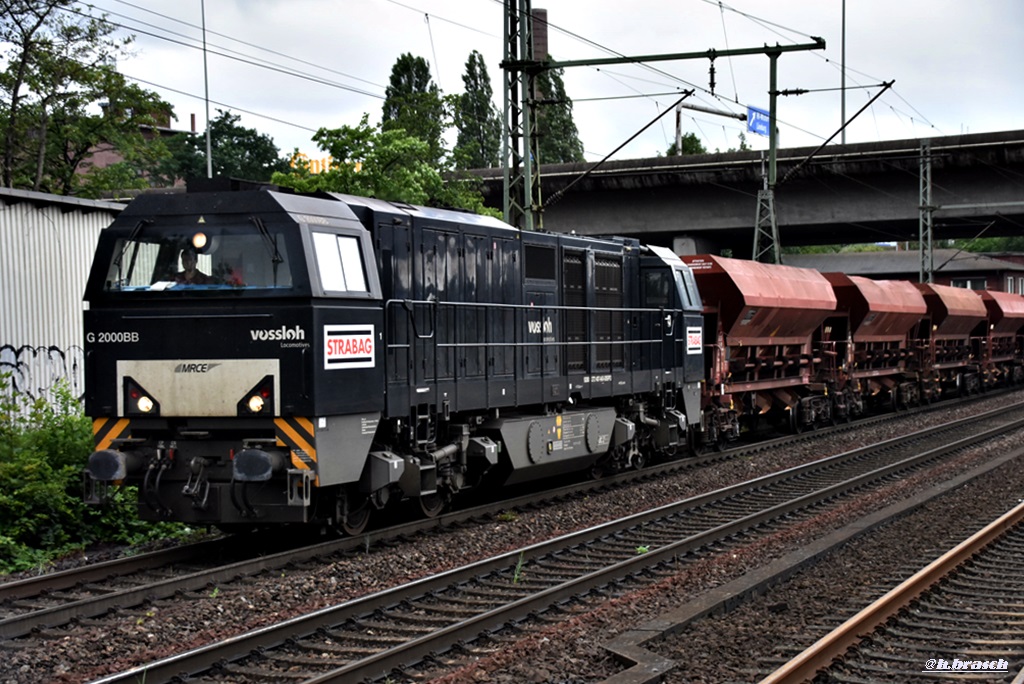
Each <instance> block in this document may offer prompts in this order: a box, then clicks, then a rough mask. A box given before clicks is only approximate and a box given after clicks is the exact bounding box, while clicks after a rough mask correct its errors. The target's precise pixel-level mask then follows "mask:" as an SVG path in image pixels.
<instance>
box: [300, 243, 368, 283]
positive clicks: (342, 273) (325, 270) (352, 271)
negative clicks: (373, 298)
mask: <svg viewBox="0 0 1024 684" xmlns="http://www.w3.org/2000/svg"><path fill="white" fill-rule="evenodd" d="M313 249H314V251H315V252H316V265H317V270H319V272H320V283H321V284H322V285H323V288H324V290H325V291H327V292H368V291H369V290H368V288H367V284H366V271H365V270H364V269H363V257H362V252H361V250H360V246H359V239H358V238H356V237H355V236H352V235H335V234H333V233H316V232H314V233H313Z"/></svg>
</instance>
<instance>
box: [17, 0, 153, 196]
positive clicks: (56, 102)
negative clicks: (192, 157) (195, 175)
mask: <svg viewBox="0 0 1024 684" xmlns="http://www.w3.org/2000/svg"><path fill="white" fill-rule="evenodd" d="M73 4H74V3H72V2H70V1H69V0H0V44H2V45H4V46H5V48H6V51H5V53H4V62H5V66H4V69H3V71H2V73H0V141H2V149H3V151H2V154H0V181H2V183H3V185H4V186H6V187H23V188H28V189H33V190H42V191H48V192H54V193H60V194H69V193H71V192H74V191H75V190H76V189H77V188H78V187H79V185H80V183H81V179H80V178H79V177H78V176H79V175H80V174H82V173H87V172H88V171H89V167H88V166H87V164H86V161H87V159H88V158H89V156H90V155H91V153H92V150H93V149H94V148H95V147H96V146H97V145H99V144H101V143H108V144H115V145H117V147H118V150H119V151H124V150H125V149H127V151H128V154H127V155H126V157H134V158H140V157H142V156H144V155H145V154H147V152H144V151H143V150H144V148H146V147H147V146H150V143H149V142H147V140H146V139H145V138H144V136H143V135H142V133H141V128H140V127H142V126H147V125H148V126H152V125H154V124H155V123H156V121H157V120H158V118H163V117H165V116H166V115H167V113H168V112H170V105H168V104H167V103H166V102H163V101H162V100H160V98H159V97H157V96H156V95H155V94H154V93H151V92H148V91H145V90H143V89H141V88H139V87H137V86H134V85H130V84H128V83H127V82H126V80H125V78H124V77H123V76H122V75H120V74H118V73H117V71H116V69H115V68H114V67H113V63H114V60H115V59H116V57H117V56H118V55H119V54H121V53H123V51H124V50H125V49H126V47H127V45H128V44H129V43H130V42H131V38H127V39H123V40H115V39H114V38H112V34H113V31H114V30H115V27H114V26H113V25H111V24H108V23H106V22H104V21H103V20H102V19H95V18H83V17H81V16H79V15H78V14H75V13H73V12H71V11H65V10H70V8H71V7H72V5H73ZM104 102H105V103H107V104H108V105H109V106H108V108H107V110H106V111H105V112H104V113H99V114H96V113H90V109H92V108H94V107H95V105H97V104H100V103H104ZM159 152H160V148H159V144H155V145H152V154H159Z"/></svg>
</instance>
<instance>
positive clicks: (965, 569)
mask: <svg viewBox="0 0 1024 684" xmlns="http://www.w3.org/2000/svg"><path fill="white" fill-rule="evenodd" d="M1022 625H1024V503H1022V504H1020V505H1018V506H1016V507H1015V508H1013V509H1012V510H1010V511H1009V512H1007V513H1006V514H1005V515H1003V516H1001V517H1000V518H998V519H997V520H995V521H994V522H992V523H991V524H989V525H987V526H986V527H985V528H983V529H982V530H980V531H978V532H977V533H975V534H974V535H972V536H971V537H969V538H968V539H966V540H964V541H963V542H962V543H960V544H958V545H957V546H956V547H954V548H953V549H951V550H950V551H948V552H947V553H945V554H943V555H942V556H940V557H939V558H937V559H936V560H935V561H934V562H932V563H931V564H929V565H928V566H926V567H925V568H923V569H922V570H921V571H920V572H918V573H916V574H915V575H914V576H912V577H910V578H908V579H907V580H906V581H904V582H903V583H901V584H900V585H899V586H898V587H896V588H895V589H893V590H892V591H890V592H888V593H887V594H886V595H885V596H883V597H881V598H880V599H878V600H877V601H875V602H873V603H872V604H870V605H868V606H867V607H865V608H864V609H863V610H861V611H860V612H859V613H857V614H856V615H855V616H853V617H852V618H850V619H849V620H847V621H846V622H845V623H843V624H842V625H841V626H839V627H837V628H836V629H834V630H833V631H832V632H830V633H829V634H827V635H826V636H824V637H822V638H821V639H819V640H818V641H817V642H815V643H814V644H813V645H812V646H811V647H810V648H808V649H806V650H805V651H803V652H802V653H800V654H799V655H797V656H796V657H795V658H793V659H792V660H791V661H790V662H788V663H786V664H785V665H783V666H782V667H780V668H778V669H777V670H776V671H775V672H773V673H772V674H771V675H769V676H768V677H766V678H765V679H763V680H762V684H795V683H797V682H804V681H809V680H810V679H812V678H815V677H818V678H823V679H824V680H825V681H829V682H888V681H902V682H906V681H914V680H922V681H934V680H935V679H947V678H948V679H968V680H975V681H979V680H984V681H995V680H999V681H1010V677H1013V676H1014V675H1017V676H1016V677H1015V678H1014V679H1013V682H1015V683H1016V682H1020V681H1024V669H1020V664H1021V661H1022V659H1024V641H1022V640H1021V638H1020V633H1021V627H1022ZM1018 670H1019V672H1018ZM816 681H817V680H816Z"/></svg>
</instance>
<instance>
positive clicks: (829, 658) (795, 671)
mask: <svg viewBox="0 0 1024 684" xmlns="http://www.w3.org/2000/svg"><path fill="white" fill-rule="evenodd" d="M1021 521H1024V503H1021V504H1018V505H1017V506H1015V507H1014V508H1013V509H1011V510H1010V511H1008V512H1006V513H1005V514H1003V515H1002V516H1000V517H999V518H998V519H997V520H995V521H993V522H991V523H989V524H988V525H986V526H985V527H984V528H982V529H981V530H979V531H978V532H976V533H975V534H973V535H971V536H970V537H968V538H967V539H965V540H964V541H962V542H961V543H959V544H957V545H956V546H955V547H954V548H952V549H950V550H949V551H947V552H946V553H944V554H942V555H941V556H940V557H938V558H937V559H935V560H934V561H932V562H931V563H929V564H928V565H927V566H925V567H924V568H922V569H921V570H920V571H918V572H917V573H915V574H914V575H913V576H912V577H910V578H908V579H907V580H905V581H904V582H902V583H901V584H900V585H899V586H898V587H896V588H895V589H892V590H891V591H889V592H888V593H887V594H885V595H884V596H882V597H881V598H880V599H878V600H877V601H875V602H874V603H872V604H871V605H869V606H867V607H866V608H864V609H863V610H861V611H860V612H859V613H857V614H856V615H854V616H853V617H851V618H850V619H849V620H847V621H846V622H844V623H843V624H842V625H840V626H839V627H837V628H836V629H834V630H832V631H831V632H829V633H828V634H826V635H825V636H823V637H822V638H821V639H819V640H818V641H816V642H815V643H814V644H812V645H811V646H810V647H809V648H807V649H806V650H805V651H803V652H802V653H800V654H798V655H797V656H796V657H795V658H793V659H792V660H790V661H789V662H788V663H786V664H784V665H783V666H781V667H779V668H778V669H777V670H775V672H773V673H771V674H770V675H768V676H767V677H765V678H764V679H762V680H761V682H760V684H795V683H796V682H804V681H809V680H811V679H812V678H813V677H814V676H815V674H817V673H818V672H819V671H820V670H823V669H825V668H827V667H829V666H830V665H831V664H832V663H833V662H834V661H835V660H836V659H837V658H839V657H841V656H842V655H843V654H844V653H846V652H847V651H848V650H849V649H850V648H851V647H853V646H854V645H856V644H857V643H858V642H859V641H860V640H861V639H862V638H863V637H864V636H866V635H868V634H870V633H871V632H874V631H875V630H876V629H878V627H880V626H881V625H882V624H884V623H885V621H886V620H888V619H889V618H890V617H892V616H893V615H895V614H896V613H898V612H899V611H901V610H903V609H904V608H906V607H907V606H908V605H910V603H911V602H912V601H914V600H915V599H916V598H917V597H919V596H920V595H921V594H923V593H924V592H925V591H927V590H928V589H930V588H931V587H933V586H934V585H935V584H937V583H938V582H939V581H941V580H942V579H943V578H945V577H947V576H948V575H949V574H950V573H952V572H953V571H954V570H956V569H957V568H958V567H960V566H961V565H963V564H964V563H965V562H966V561H967V560H968V559H970V558H971V557H972V556H974V555H975V554H976V553H978V552H979V551H981V550H982V549H983V548H985V547H986V546H988V545H989V544H991V543H992V542H993V541H995V540H996V539H999V538H1000V537H1001V536H1002V535H1003V534H1005V533H1006V531H1007V530H1009V529H1011V528H1013V527H1015V526H1017V525H1019V524H1020V523H1021Z"/></svg>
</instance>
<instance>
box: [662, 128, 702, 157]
mask: <svg viewBox="0 0 1024 684" xmlns="http://www.w3.org/2000/svg"><path fill="white" fill-rule="evenodd" d="M681 139H682V145H681V151H680V150H677V149H676V143H674V142H673V143H672V146H671V147H669V148H668V150H666V151H665V156H666V157H674V156H676V155H677V154H679V155H682V154H707V150H706V149H704V144H703V143H702V142H701V141H700V138H698V137H697V135H696V134H695V133H686V134H684V135H682V136H681Z"/></svg>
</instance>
